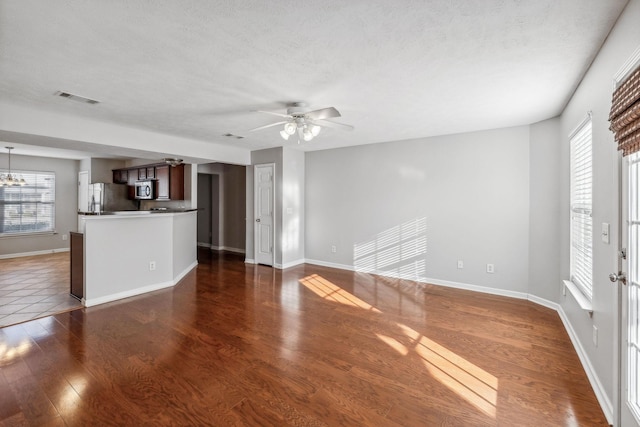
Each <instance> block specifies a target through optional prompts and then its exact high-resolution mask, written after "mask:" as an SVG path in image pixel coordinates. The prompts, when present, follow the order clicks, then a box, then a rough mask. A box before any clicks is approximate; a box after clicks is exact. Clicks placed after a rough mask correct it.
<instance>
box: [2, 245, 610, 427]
mask: <svg viewBox="0 0 640 427" xmlns="http://www.w3.org/2000/svg"><path fill="white" fill-rule="evenodd" d="M199 261H200V264H199V265H198V267H197V269H196V271H194V272H192V273H190V274H189V275H188V276H187V277H185V279H184V280H183V281H182V282H181V283H180V284H178V285H177V286H176V287H175V288H173V289H167V290H162V291H158V292H154V293H151V294H147V295H144V296H138V297H134V298H130V299H127V300H124V301H120V302H114V303H109V304H104V305H101V306H96V307H92V308H88V309H81V310H75V311H71V312H67V313H61V314H57V315H55V316H50V317H45V318H41V319H38V320H33V321H30V322H26V323H22V324H19V325H14V326H10V327H6V328H2V329H0V424H2V425H7V426H13V425H38V426H40V425H48V426H58V425H60V426H63V425H68V426H88V425H117V426H163V425H177V426H178V425H179V426H187V425H189V426H195V425H214V426H235V425H238V426H252V425H256V426H271V425H272V426H283V425H292V426H371V425H373V426H605V425H607V423H606V421H605V418H604V416H603V413H602V411H601V409H600V407H599V406H598V403H597V401H596V398H595V396H594V393H593V391H592V389H591V387H590V385H589V382H588V381H587V377H586V375H585V373H584V371H583V369H582V367H581V365H580V361H579V360H578V357H577V355H576V353H575V351H574V349H573V347H572V345H571V343H570V341H569V337H568V336H567V334H566V332H565V330H564V329H563V326H562V323H561V321H560V318H559V317H558V315H557V313H555V312H554V311H552V310H549V309H546V308H544V307H541V306H538V305H536V304H533V303H530V302H527V301H520V300H515V299H510V298H504V297H497V296H491V295H484V294H478V293H473V292H468V291H462V290H455V289H447V288H442V287H437V286H432V285H424V284H418V283H415V282H411V281H406V280H394V279H388V278H383V277H377V276H372V275H368V274H360V273H352V272H347V271H342V270H335V269H330V268H324V267H318V266H312V265H303V266H298V267H294V268H290V269H287V270H284V271H281V270H275V269H271V268H269V267H264V266H253V265H245V264H244V263H243V262H242V258H240V257H238V256H236V255H230V254H221V255H217V254H211V255H209V253H208V252H200V260H199Z"/></svg>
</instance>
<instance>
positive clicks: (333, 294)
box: [300, 274, 381, 313]
mask: <svg viewBox="0 0 640 427" xmlns="http://www.w3.org/2000/svg"><path fill="white" fill-rule="evenodd" d="M300 283H302V284H303V285H304V286H305V287H306V288H307V289H309V290H310V291H311V292H313V293H315V294H316V295H318V296H320V297H322V298H324V299H326V300H327V301H334V302H339V303H340V304H345V305H350V306H352V307H358V308H362V309H364V310H370V311H373V312H376V313H381V311H380V310H378V309H377V308H375V307H373V306H372V305H370V304H368V303H366V302H364V301H362V300H361V299H360V298H358V297H356V296H355V295H352V294H351V293H349V292H347V291H345V290H344V289H342V288H341V287H339V286H336V285H334V284H333V283H331V282H330V281H328V280H327V279H325V278H324V277H322V276H319V275H317V274H312V275H311V276H307V277H305V278H303V279H300Z"/></svg>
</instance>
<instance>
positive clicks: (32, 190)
mask: <svg viewBox="0 0 640 427" xmlns="http://www.w3.org/2000/svg"><path fill="white" fill-rule="evenodd" d="M8 172H9V171H3V170H0V174H2V173H4V174H6V173H8ZM11 173H12V174H14V175H18V176H22V178H24V180H25V181H26V185H24V186H20V185H12V186H7V185H5V186H2V187H0V236H3V235H12V234H29V233H46V232H53V231H54V230H55V211H56V209H55V200H56V197H55V188H56V175H55V173H53V172H33V171H30V172H27V171H14V170H12V171H11Z"/></svg>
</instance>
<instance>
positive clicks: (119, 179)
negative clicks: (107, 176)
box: [113, 169, 129, 184]
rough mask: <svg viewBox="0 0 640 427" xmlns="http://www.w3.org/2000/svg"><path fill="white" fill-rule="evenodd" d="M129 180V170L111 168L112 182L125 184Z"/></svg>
mask: <svg viewBox="0 0 640 427" xmlns="http://www.w3.org/2000/svg"><path fill="white" fill-rule="evenodd" d="M128 180H129V171H128V170H126V169H114V170H113V183H114V184H126V183H127V181H128Z"/></svg>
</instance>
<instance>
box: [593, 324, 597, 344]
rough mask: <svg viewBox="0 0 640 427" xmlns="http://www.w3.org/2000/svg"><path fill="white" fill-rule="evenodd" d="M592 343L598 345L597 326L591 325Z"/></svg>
mask: <svg viewBox="0 0 640 427" xmlns="http://www.w3.org/2000/svg"><path fill="white" fill-rule="evenodd" d="M593 345H595V346H596V347H597V346H598V328H597V327H596V325H593Z"/></svg>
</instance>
